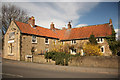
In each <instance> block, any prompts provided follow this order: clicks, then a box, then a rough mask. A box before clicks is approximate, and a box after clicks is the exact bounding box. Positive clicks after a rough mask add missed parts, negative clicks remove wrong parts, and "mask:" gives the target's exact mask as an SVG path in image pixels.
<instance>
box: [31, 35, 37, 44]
mask: <svg viewBox="0 0 120 80" xmlns="http://www.w3.org/2000/svg"><path fill="white" fill-rule="evenodd" d="M33 37H35V42H33ZM32 43H37V36H34V35H32Z"/></svg>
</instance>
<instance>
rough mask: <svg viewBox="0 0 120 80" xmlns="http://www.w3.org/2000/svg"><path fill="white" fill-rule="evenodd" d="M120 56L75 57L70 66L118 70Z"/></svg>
mask: <svg viewBox="0 0 120 80" xmlns="http://www.w3.org/2000/svg"><path fill="white" fill-rule="evenodd" d="M118 63H119V61H118V56H82V57H73V58H72V59H71V60H70V62H69V65H70V66H80V67H105V68H118Z"/></svg>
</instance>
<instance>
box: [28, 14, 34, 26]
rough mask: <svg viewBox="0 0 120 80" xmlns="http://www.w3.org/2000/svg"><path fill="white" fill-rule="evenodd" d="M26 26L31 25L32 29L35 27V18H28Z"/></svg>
mask: <svg viewBox="0 0 120 80" xmlns="http://www.w3.org/2000/svg"><path fill="white" fill-rule="evenodd" d="M28 24H31V25H32V26H33V27H34V26H35V18H34V17H33V16H32V17H30V18H29V20H28Z"/></svg>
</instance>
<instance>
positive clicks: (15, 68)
mask: <svg viewBox="0 0 120 80" xmlns="http://www.w3.org/2000/svg"><path fill="white" fill-rule="evenodd" d="M2 63H3V64H2V67H3V68H2V73H1V74H2V77H3V78H118V69H113V68H93V67H74V66H59V65H50V64H38V63H30V62H24V61H13V60H6V59H3V60H2Z"/></svg>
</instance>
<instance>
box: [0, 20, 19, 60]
mask: <svg viewBox="0 0 120 80" xmlns="http://www.w3.org/2000/svg"><path fill="white" fill-rule="evenodd" d="M11 32H15V35H14V36H15V38H14V40H9V34H10V33H11ZM8 41H14V42H12V43H11V44H12V54H11V53H10V50H9V47H10V43H8ZM2 56H3V58H7V59H12V60H20V30H19V29H18V27H17V26H16V24H15V23H14V22H13V21H12V22H11V24H10V26H9V28H8V30H7V32H6V34H5V36H4V50H3V54H2Z"/></svg>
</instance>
